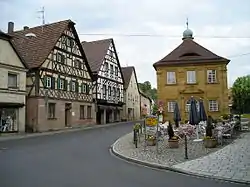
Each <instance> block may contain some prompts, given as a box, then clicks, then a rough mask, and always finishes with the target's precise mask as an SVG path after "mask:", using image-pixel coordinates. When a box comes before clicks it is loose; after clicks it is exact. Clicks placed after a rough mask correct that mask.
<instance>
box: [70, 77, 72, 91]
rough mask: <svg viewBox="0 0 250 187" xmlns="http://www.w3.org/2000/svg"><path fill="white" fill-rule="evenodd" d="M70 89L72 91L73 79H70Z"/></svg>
mask: <svg viewBox="0 0 250 187" xmlns="http://www.w3.org/2000/svg"><path fill="white" fill-rule="evenodd" d="M69 91H72V80H70V81H69Z"/></svg>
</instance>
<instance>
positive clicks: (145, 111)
mask: <svg viewBox="0 0 250 187" xmlns="http://www.w3.org/2000/svg"><path fill="white" fill-rule="evenodd" d="M140 106H141V118H143V117H144V116H146V115H151V109H152V100H151V99H150V98H149V97H148V96H147V95H146V94H145V93H143V92H142V91H140Z"/></svg>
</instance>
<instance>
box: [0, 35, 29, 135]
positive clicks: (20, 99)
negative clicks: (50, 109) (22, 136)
mask: <svg viewBox="0 0 250 187" xmlns="http://www.w3.org/2000/svg"><path fill="white" fill-rule="evenodd" d="M26 72H27V69H26V65H25V63H24V61H23V59H22V58H21V57H20V55H19V54H18V52H17V51H16V48H15V46H14V44H13V42H12V37H11V36H10V35H7V34H5V33H3V32H1V31H0V75H1V76H0V133H2V132H8V133H9V132H24V131H25V105H26V102H25V101H26V100H25V98H26Z"/></svg>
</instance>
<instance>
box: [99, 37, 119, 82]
mask: <svg viewBox="0 0 250 187" xmlns="http://www.w3.org/2000/svg"><path fill="white" fill-rule="evenodd" d="M112 71H113V73H112ZM116 71H117V75H116V73H115V72H116ZM98 75H99V76H102V77H105V78H108V79H111V80H114V81H117V82H119V83H122V84H124V77H123V74H122V68H121V66H120V62H119V59H118V55H117V53H116V49H115V45H114V42H113V41H112V42H111V43H110V44H109V47H108V49H107V51H106V54H105V57H104V60H103V62H102V64H101V67H100V70H99V71H98Z"/></svg>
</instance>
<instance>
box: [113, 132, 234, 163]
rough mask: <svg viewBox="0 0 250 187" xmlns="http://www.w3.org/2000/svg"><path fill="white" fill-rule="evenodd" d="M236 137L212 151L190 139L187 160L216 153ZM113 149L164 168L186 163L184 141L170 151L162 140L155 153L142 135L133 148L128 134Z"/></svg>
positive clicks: (165, 140) (131, 134) (126, 155)
mask: <svg viewBox="0 0 250 187" xmlns="http://www.w3.org/2000/svg"><path fill="white" fill-rule="evenodd" d="M236 137H238V135H235V136H234V138H233V139H227V140H226V141H225V142H224V144H223V146H217V147H216V148H212V149H206V148H205V147H204V145H203V142H202V141H201V142H194V141H193V138H190V139H189V140H188V145H187V147H188V160H193V159H196V158H200V157H203V156H206V155H208V154H210V153H212V152H215V151H218V150H219V149H221V148H223V147H224V146H226V145H228V144H230V143H231V142H232V141H233V140H234V139H235V138H236ZM113 149H114V150H115V151H116V152H118V153H119V154H121V155H123V156H125V157H129V158H131V159H136V160H140V161H144V162H149V163H152V164H157V165H162V166H166V167H170V166H173V165H175V164H179V163H182V162H186V161H188V160H187V159H185V146H184V140H181V141H180V142H179V148H176V149H172V148H169V147H168V141H167V139H166V138H162V139H161V140H160V141H159V146H158V153H157V149H156V146H146V147H145V146H144V136H143V135H141V136H140V142H139V143H138V148H135V145H134V144H133V133H129V134H127V135H125V136H123V137H121V138H120V139H119V140H117V142H116V143H115V144H114V147H113Z"/></svg>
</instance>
